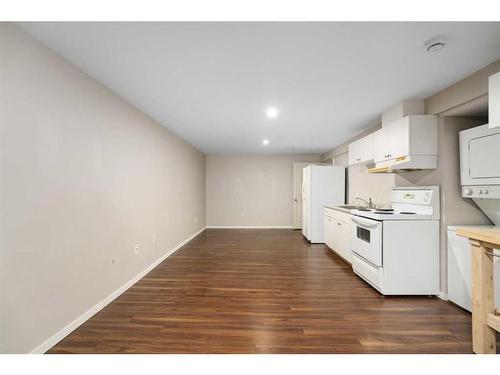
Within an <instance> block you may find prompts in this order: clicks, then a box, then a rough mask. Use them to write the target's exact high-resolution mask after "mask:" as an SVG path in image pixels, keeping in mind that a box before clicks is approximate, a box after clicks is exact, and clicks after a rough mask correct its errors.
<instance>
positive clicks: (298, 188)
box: [293, 162, 312, 229]
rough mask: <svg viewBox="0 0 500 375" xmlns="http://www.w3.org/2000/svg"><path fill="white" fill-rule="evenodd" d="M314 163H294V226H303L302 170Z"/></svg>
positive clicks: (296, 227)
mask: <svg viewBox="0 0 500 375" xmlns="http://www.w3.org/2000/svg"><path fill="white" fill-rule="evenodd" d="M311 164H312V163H309V162H306V163H293V227H294V228H295V229H300V228H302V170H303V169H304V168H305V167H307V166H308V165H311Z"/></svg>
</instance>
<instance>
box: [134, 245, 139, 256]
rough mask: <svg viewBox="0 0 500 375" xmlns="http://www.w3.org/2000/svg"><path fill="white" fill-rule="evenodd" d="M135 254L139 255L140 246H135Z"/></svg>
mask: <svg viewBox="0 0 500 375" xmlns="http://www.w3.org/2000/svg"><path fill="white" fill-rule="evenodd" d="M134 254H135V255H137V254H139V244H138V243H137V244H135V247H134Z"/></svg>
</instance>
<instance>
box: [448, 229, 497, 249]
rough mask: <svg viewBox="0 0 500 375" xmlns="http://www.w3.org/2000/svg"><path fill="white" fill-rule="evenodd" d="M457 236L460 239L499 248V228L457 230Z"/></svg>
mask: <svg viewBox="0 0 500 375" xmlns="http://www.w3.org/2000/svg"><path fill="white" fill-rule="evenodd" d="M457 234H458V235H459V236H462V237H468V238H471V239H473V240H477V241H481V242H486V243H489V244H491V245H495V246H500V228H490V229H487V228H486V229H480V228H459V229H458V230H457Z"/></svg>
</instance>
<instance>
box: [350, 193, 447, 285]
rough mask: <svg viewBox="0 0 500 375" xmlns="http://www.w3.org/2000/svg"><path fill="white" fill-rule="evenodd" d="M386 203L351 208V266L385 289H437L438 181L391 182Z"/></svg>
mask: <svg viewBox="0 0 500 375" xmlns="http://www.w3.org/2000/svg"><path fill="white" fill-rule="evenodd" d="M391 203H392V207H391V208H386V209H357V210H352V211H351V214H352V215H353V216H352V219H351V220H352V222H353V226H352V234H351V248H352V252H353V263H352V265H353V270H354V272H355V273H356V274H357V275H358V276H360V277H361V278H362V279H364V280H365V281H367V282H368V283H369V284H370V285H372V286H373V287H374V288H375V289H377V290H378V291H379V292H380V293H382V294H384V295H436V294H438V293H439V186H419V187H394V188H393V189H392V192H391Z"/></svg>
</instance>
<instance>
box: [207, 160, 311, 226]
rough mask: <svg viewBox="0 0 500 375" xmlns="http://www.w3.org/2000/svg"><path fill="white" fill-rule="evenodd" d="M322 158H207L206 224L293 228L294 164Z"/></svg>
mask: <svg viewBox="0 0 500 375" xmlns="http://www.w3.org/2000/svg"><path fill="white" fill-rule="evenodd" d="M300 161H312V162H319V161H320V155H272V156H233V155H229V156H226V155H209V156H207V182H206V188H207V192H206V197H207V225H208V226H240V227H273V226H283V227H290V226H292V224H293V209H292V199H293V181H292V166H293V162H300Z"/></svg>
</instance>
